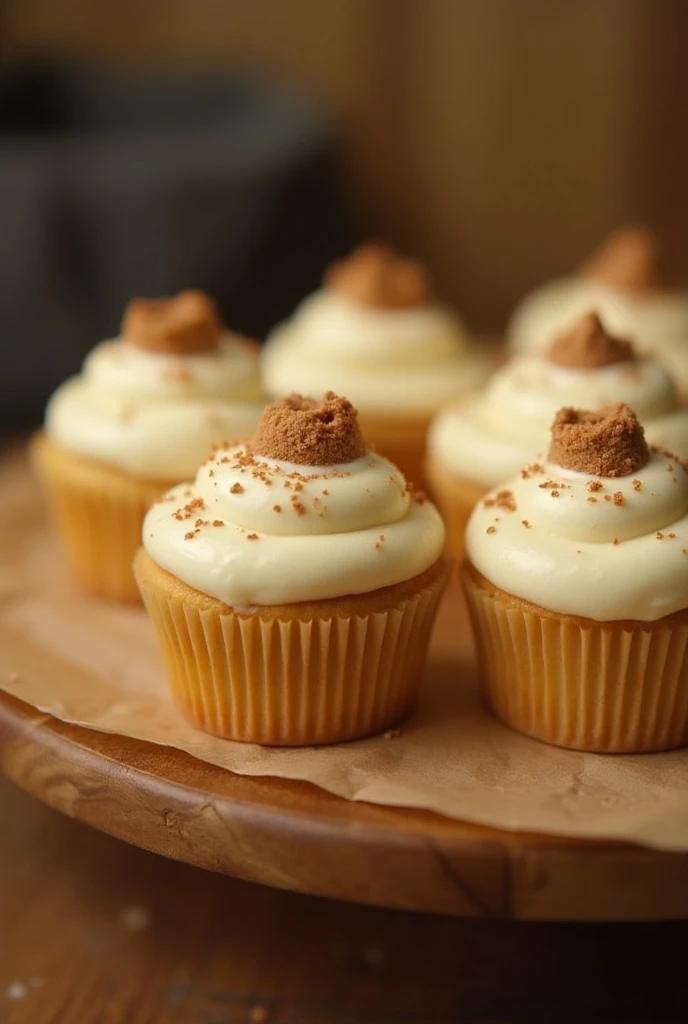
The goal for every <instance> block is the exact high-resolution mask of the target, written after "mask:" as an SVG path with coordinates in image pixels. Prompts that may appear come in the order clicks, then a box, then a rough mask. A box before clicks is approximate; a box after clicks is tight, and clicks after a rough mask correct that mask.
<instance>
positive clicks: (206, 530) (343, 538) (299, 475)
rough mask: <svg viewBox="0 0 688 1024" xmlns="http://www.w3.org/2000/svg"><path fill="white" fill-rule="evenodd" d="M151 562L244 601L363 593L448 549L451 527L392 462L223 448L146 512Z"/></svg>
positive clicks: (228, 599) (227, 599)
mask: <svg viewBox="0 0 688 1024" xmlns="http://www.w3.org/2000/svg"><path fill="white" fill-rule="evenodd" d="M143 544H144V547H145V549H146V551H147V552H148V554H149V555H150V556H151V558H152V559H153V560H154V561H155V562H156V563H157V564H158V565H159V566H160V567H161V568H163V569H166V570H167V571H168V572H170V573H171V574H172V575H174V576H176V577H177V578H178V579H180V580H182V581H183V582H185V583H187V584H188V585H189V586H191V587H193V588H194V589H196V590H198V591H200V592H201V593H203V594H206V595H208V596H210V597H215V598H217V599H218V600H220V601H222V602H224V603H225V604H228V605H231V606H233V607H238V608H247V607H251V606H254V605H274V604H283V603H293V602H299V601H313V600H316V601H317V600H324V599H327V598H335V597H344V596H347V595H349V594H363V593H369V592H370V591H373V590H377V589H378V588H381V587H386V586H390V585H392V584H395V583H400V582H402V581H404V580H407V579H410V578H412V577H413V576H416V575H418V574H419V573H422V572H424V570H425V569H427V568H429V567H430V566H431V565H432V564H433V563H434V562H435V561H437V559H438V558H439V557H440V556H441V554H442V550H443V545H444V525H443V523H442V520H441V518H440V516H439V513H438V512H437V510H436V509H435V508H434V506H433V505H432V504H431V503H430V502H427V501H425V500H424V499H423V498H421V497H414V496H412V495H411V494H410V493H409V491H408V489H407V486H406V483H405V481H404V478H403V476H402V475H401V474H400V473H399V471H398V470H397V469H396V468H395V467H394V466H393V465H392V463H390V462H389V461H388V460H387V459H384V458H382V457H381V456H379V455H376V454H373V453H371V452H368V453H367V454H366V455H364V456H362V457H360V458H357V459H355V460H353V461H351V462H346V463H341V464H339V465H334V466H327V467H319V466H310V465H308V466H305V465H301V464H297V463H293V462H288V461H284V460H279V459H273V458H267V457H264V456H259V455H253V454H251V452H250V451H249V450H248V449H247V447H246V446H245V445H237V446H222V447H219V448H217V449H216V450H215V451H214V452H213V454H212V456H211V458H210V459H209V460H208V461H207V462H205V463H204V464H203V465H202V466H201V467H200V469H199V470H198V472H197V474H196V478H195V481H194V482H193V483H192V484H186V485H181V486H179V487H176V488H174V489H173V490H171V491H170V492H168V494H167V495H165V497H164V498H163V499H162V500H161V501H160V502H159V503H157V504H156V505H154V506H153V507H152V508H151V509H150V510H149V512H148V514H147V515H146V518H145V521H144V524H143Z"/></svg>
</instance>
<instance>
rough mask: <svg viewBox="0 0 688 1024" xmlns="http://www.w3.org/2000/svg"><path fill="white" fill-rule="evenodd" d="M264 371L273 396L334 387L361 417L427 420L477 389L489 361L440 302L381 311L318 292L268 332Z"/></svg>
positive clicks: (327, 291) (328, 292)
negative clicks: (446, 405)
mask: <svg viewBox="0 0 688 1024" xmlns="http://www.w3.org/2000/svg"><path fill="white" fill-rule="evenodd" d="M263 371H264V374H265V383H266V387H267V390H268V391H269V392H270V394H272V395H275V396H281V395H286V394H289V393H290V392H291V391H300V392H303V393H304V394H320V393H321V392H322V391H325V390H328V389H334V390H336V391H338V392H339V393H340V394H344V395H346V396H347V398H349V399H350V400H351V401H352V402H353V403H354V404H355V405H357V406H358V408H359V409H360V410H361V412H363V413H366V412H367V413H379V414H382V415H390V414H391V415H393V416H399V415H401V416H417V417H419V418H424V417H428V416H430V415H432V413H433V412H435V411H436V410H437V409H438V408H440V406H442V405H443V404H444V403H445V402H447V401H449V400H450V399H452V398H453V397H454V396H455V395H457V394H462V393H465V392H468V391H472V390H474V389H475V388H476V387H478V386H479V385H480V384H481V383H482V382H483V381H484V380H485V378H486V377H487V374H488V372H489V359H488V358H487V357H486V356H485V355H484V354H483V353H481V352H480V351H478V350H477V349H476V348H475V347H473V346H472V345H471V343H470V342H469V338H468V334H467V332H466V329H465V327H464V326H463V325H462V323H461V322H460V321H459V320H458V318H457V317H456V316H455V314H454V313H452V312H451V311H450V310H449V309H447V308H446V307H445V306H442V305H440V304H438V303H430V304H427V305H424V306H418V307H413V308H409V307H405V308H403V309H378V308H377V307H373V306H365V305H362V304H360V303H356V302H353V301H351V300H349V299H347V298H346V297H344V296H342V295H338V294H337V293H336V292H333V291H329V290H327V289H323V290H321V291H319V292H316V293H315V294H314V295H311V296H309V297H308V298H307V299H305V300H304V302H302V303H301V305H300V306H299V307H298V309H297V310H296V312H295V313H294V315H293V316H292V318H291V319H290V320H289V321H287V322H286V323H284V324H282V325H280V326H279V327H277V328H276V329H275V330H274V331H273V332H272V334H271V336H270V337H269V338H268V341H267V344H266V346H265V349H264V352H263Z"/></svg>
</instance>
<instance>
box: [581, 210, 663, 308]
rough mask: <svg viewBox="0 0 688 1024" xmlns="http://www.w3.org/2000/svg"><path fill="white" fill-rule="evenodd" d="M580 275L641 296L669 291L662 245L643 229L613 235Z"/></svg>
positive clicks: (621, 231)
mask: <svg viewBox="0 0 688 1024" xmlns="http://www.w3.org/2000/svg"><path fill="white" fill-rule="evenodd" d="M581 275H582V276H583V277H588V278H592V279H593V280H594V281H600V282H601V283H602V284H607V285H611V287H612V288H617V289H618V290H619V291H623V292H631V293H635V294H639V295H652V294H657V293H658V292H664V291H666V290H667V283H666V276H665V274H664V272H663V267H662V258H661V252H660V247H659V243H658V241H657V238H656V236H655V235H654V234H653V233H652V232H651V231H648V230H647V228H643V227H627V228H622V229H621V230H620V231H617V232H616V233H615V234H613V235H612V237H611V238H610V239H608V240H607V241H606V242H605V243H604V245H602V247H601V248H600V249H598V251H597V252H596V253H594V254H593V256H592V257H591V258H590V259H589V260H588V261H587V262H586V263H584V264H583V266H582V268H581Z"/></svg>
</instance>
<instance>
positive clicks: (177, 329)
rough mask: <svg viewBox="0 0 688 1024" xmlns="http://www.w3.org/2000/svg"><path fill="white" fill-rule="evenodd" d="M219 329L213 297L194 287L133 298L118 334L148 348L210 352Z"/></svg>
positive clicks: (151, 349) (139, 346)
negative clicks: (171, 293) (167, 296)
mask: <svg viewBox="0 0 688 1024" xmlns="http://www.w3.org/2000/svg"><path fill="white" fill-rule="evenodd" d="M222 331H223V327H222V321H221V320H220V315H219V313H218V311H217V306H216V305H215V303H214V302H213V300H212V299H211V298H210V297H209V296H207V295H205V294H204V293H203V292H201V291H194V290H188V291H183V292H180V293H179V294H178V295H176V296H175V297H174V298H171V299H133V300H132V301H131V302H130V303H129V305H128V306H127V308H126V310H125V313H124V319H123V321H122V337H123V338H126V340H127V341H129V342H131V344H132V345H136V346H137V348H143V349H148V350H150V351H152V352H167V353H178V354H184V355H189V354H192V353H195V352H212V351H214V350H216V349H217V348H218V346H219V344H220V340H221V337H222Z"/></svg>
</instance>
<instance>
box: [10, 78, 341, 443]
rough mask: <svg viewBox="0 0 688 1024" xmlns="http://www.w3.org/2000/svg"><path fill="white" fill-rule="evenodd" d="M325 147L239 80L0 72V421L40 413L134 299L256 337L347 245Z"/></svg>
mask: <svg viewBox="0 0 688 1024" xmlns="http://www.w3.org/2000/svg"><path fill="white" fill-rule="evenodd" d="M334 157H335V154H334V139H333V134H332V131H331V128H330V126H329V125H328V123H327V121H326V120H325V118H324V116H323V114H322V112H321V111H319V110H318V108H317V107H316V106H315V105H314V104H311V103H310V102H309V101H308V100H307V99H306V98H305V97H303V96H301V95H298V94H296V93H293V92H291V91H289V90H288V89H284V88H281V87H277V86H275V85H274V84H268V83H267V82H265V81H261V80H258V79H256V78H253V77H251V76H247V75H240V74H231V75H217V74H213V75H198V74H195V75H189V74H178V73H177V74H169V73H163V74H157V73H156V74H153V73H142V72H135V73H131V72H123V71H119V72H117V71H102V70H91V69H84V68H76V67H71V66H52V65H51V66H41V67H26V66H24V67H4V68H0V224H1V225H2V228H1V230H0V366H1V367H2V370H1V371H0V422H3V423H5V424H7V423H19V422H29V421H31V420H34V421H35V420H36V419H37V418H39V417H40V415H41V412H42V407H43V404H44V402H45V399H46V397H47V396H48V395H49V393H50V392H51V391H52V389H53V388H54V387H55V386H56V385H57V384H58V383H59V382H60V381H61V380H62V379H63V378H64V377H65V376H67V375H68V374H70V373H72V372H74V371H76V370H77V368H78V366H79V364H80V362H81V360H82V358H83V356H84V355H85V353H86V352H87V351H88V350H89V349H90V348H91V347H92V346H93V345H94V344H95V343H96V342H97V341H99V340H100V339H102V338H105V337H110V336H112V335H113V334H115V333H116V332H117V329H118V327H119V322H120V318H121V315H122V311H123V308H124V305H125V303H126V302H127V301H128V299H130V298H131V297H133V296H135V295H151V296H155V295H169V294H172V293H174V292H176V291H178V290H180V289H182V288H188V287H195V288H202V289H204V290H205V291H207V292H209V293H210V294H211V295H213V296H214V297H215V298H216V299H217V301H218V303H219V305H220V308H221V310H222V312H223V314H224V316H225V319H226V321H227V323H228V324H230V325H231V326H232V327H233V328H236V329H238V330H240V331H243V332H244V333H246V334H248V335H251V336H253V337H259V338H262V337H263V336H264V334H265V332H266V331H267V330H268V329H269V328H270V326H272V324H274V323H275V322H276V321H277V320H280V319H281V318H283V317H284V316H286V315H287V314H288V313H289V312H291V310H292V308H293V306H294V304H295V302H297V301H298V300H299V299H300V298H301V297H302V296H303V295H304V294H305V293H307V292H308V291H311V290H313V289H314V288H315V287H316V286H317V284H318V281H319V277H320V274H321V272H322V269H323V267H324V265H325V264H326V263H327V262H328V261H329V260H330V259H331V258H332V257H334V256H337V255H340V254H341V253H342V252H344V251H345V250H346V249H347V248H348V247H349V245H350V244H351V243H352V241H353V237H352V235H351V234H350V231H349V228H348V227H347V226H346V225H347V221H348V218H347V216H346V211H345V210H344V208H343V201H342V199H341V195H340V192H339V189H338V187H337V185H338V183H337V175H336V170H335V159H334Z"/></svg>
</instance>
